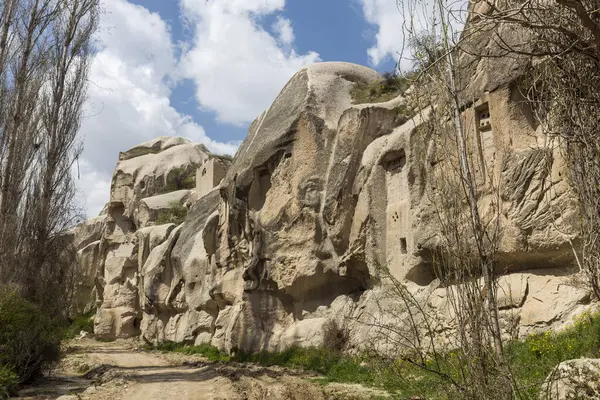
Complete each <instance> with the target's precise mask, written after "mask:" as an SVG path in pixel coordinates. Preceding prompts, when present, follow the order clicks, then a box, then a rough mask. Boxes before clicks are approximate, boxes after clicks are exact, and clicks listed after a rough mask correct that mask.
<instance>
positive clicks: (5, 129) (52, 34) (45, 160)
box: [0, 0, 98, 312]
mask: <svg viewBox="0 0 600 400" xmlns="http://www.w3.org/2000/svg"><path fill="white" fill-rule="evenodd" d="M97 23H98V0H9V1H6V2H4V3H3V4H2V13H1V15H0V283H5V284H6V283H10V284H16V285H17V286H18V287H20V288H21V290H22V293H23V294H24V295H25V296H26V297H27V298H28V299H30V300H32V301H34V302H35V303H37V304H40V306H43V307H54V309H53V311H55V312H57V311H58V309H57V307H56V306H57V305H58V304H60V303H61V301H63V300H65V299H62V298H60V297H61V296H65V295H66V293H68V290H67V288H66V287H65V283H66V280H67V278H68V276H69V275H70V274H71V272H70V271H69V268H71V266H72V265H73V260H72V259H71V257H73V254H72V251H71V250H70V249H69V246H70V243H69V240H68V238H66V237H65V236H64V233H65V232H66V230H67V229H68V228H69V227H71V226H72V225H73V223H74V218H75V217H76V216H77V209H76V207H75V205H74V202H73V198H74V194H75V188H74V181H73V177H72V166H73V163H74V162H75V160H76V159H77V157H78V156H79V154H80V150H81V146H80V145H79V140H78V137H77V132H78V130H79V127H80V123H81V118H82V108H83V105H84V102H85V99H86V88H87V77H88V71H89V66H90V61H91V57H92V55H93V43H92V35H93V33H94V32H95V30H96V27H97ZM57 296H58V297H57ZM65 305H66V304H65V303H63V306H65Z"/></svg>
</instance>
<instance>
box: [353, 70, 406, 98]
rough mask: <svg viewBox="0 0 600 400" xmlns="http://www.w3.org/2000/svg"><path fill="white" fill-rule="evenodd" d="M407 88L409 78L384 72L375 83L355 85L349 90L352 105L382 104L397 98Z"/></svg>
mask: <svg viewBox="0 0 600 400" xmlns="http://www.w3.org/2000/svg"><path fill="white" fill-rule="evenodd" d="M409 87H410V79H409V78H407V77H404V76H397V75H394V74H392V73H390V72H386V73H384V74H383V75H382V78H381V79H379V80H377V81H374V82H371V83H368V84H365V83H357V84H356V85H354V87H353V88H352V89H351V90H350V95H351V96H352V102H353V103H354V104H364V103H384V102H386V101H390V100H392V99H394V98H396V97H398V96H399V95H401V94H402V93H404V92H405V91H406V90H407V89H408V88H409Z"/></svg>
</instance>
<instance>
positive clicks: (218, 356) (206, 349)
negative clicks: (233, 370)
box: [144, 342, 230, 362]
mask: <svg viewBox="0 0 600 400" xmlns="http://www.w3.org/2000/svg"><path fill="white" fill-rule="evenodd" d="M144 349H145V350H150V351H161V352H173V353H180V354H187V355H200V356H203V357H205V358H207V359H208V360H210V361H222V362H226V361H230V358H229V356H228V355H227V353H224V352H222V351H221V350H219V349H218V348H216V347H214V346H211V345H209V344H201V345H198V346H189V345H184V344H180V343H174V342H164V343H160V344H158V345H146V346H144Z"/></svg>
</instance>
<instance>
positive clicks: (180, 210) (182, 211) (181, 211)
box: [154, 201, 188, 225]
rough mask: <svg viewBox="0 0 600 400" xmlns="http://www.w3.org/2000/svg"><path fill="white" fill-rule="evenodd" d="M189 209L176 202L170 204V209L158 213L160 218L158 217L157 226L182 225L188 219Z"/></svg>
mask: <svg viewBox="0 0 600 400" xmlns="http://www.w3.org/2000/svg"><path fill="white" fill-rule="evenodd" d="M187 211H188V210H187V208H185V206H183V205H181V204H179V203H178V202H176V201H174V202H171V203H170V208H168V209H166V210H160V211H159V212H158V216H157V217H156V221H154V222H155V224H156V225H164V224H175V225H181V224H183V222H184V221H185V218H186V217H187Z"/></svg>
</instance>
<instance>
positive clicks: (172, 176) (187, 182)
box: [157, 167, 196, 194]
mask: <svg viewBox="0 0 600 400" xmlns="http://www.w3.org/2000/svg"><path fill="white" fill-rule="evenodd" d="M195 187H196V170H195V168H192V169H190V170H187V169H185V168H180V167H177V168H173V169H172V170H170V171H169V173H168V175H167V182H166V184H165V186H163V187H162V188H161V189H160V190H159V191H158V193H157V194H164V193H171V192H175V191H177V190H184V189H193V188H195Z"/></svg>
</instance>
